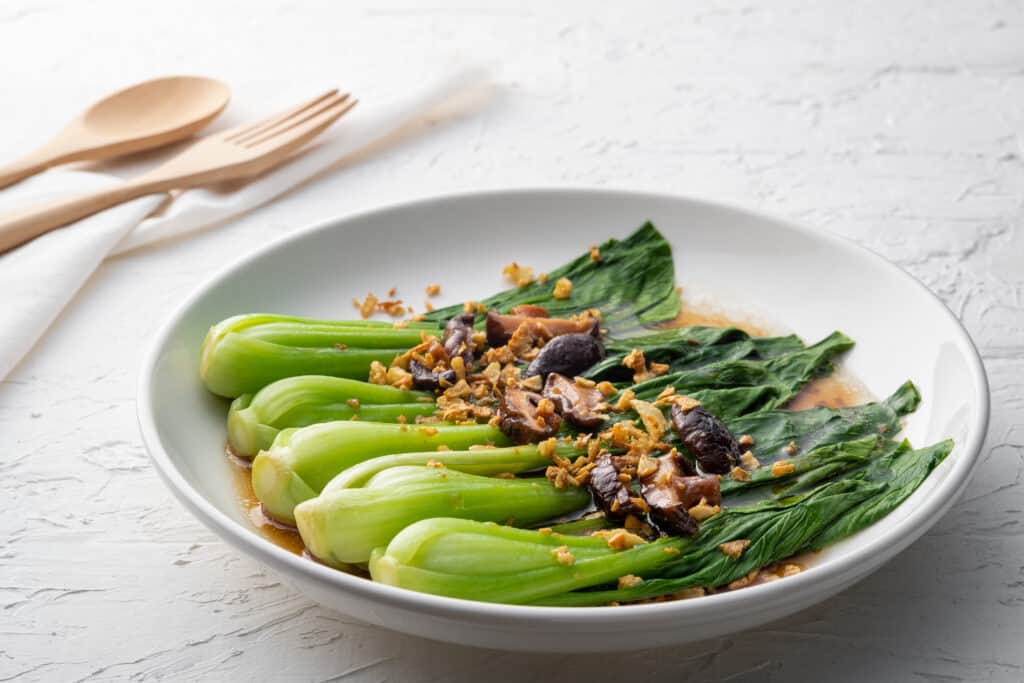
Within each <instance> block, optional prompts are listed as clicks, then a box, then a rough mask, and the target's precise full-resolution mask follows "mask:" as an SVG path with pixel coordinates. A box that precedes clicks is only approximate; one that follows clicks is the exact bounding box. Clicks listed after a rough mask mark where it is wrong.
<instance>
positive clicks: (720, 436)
mask: <svg viewBox="0 0 1024 683" xmlns="http://www.w3.org/2000/svg"><path fill="white" fill-rule="evenodd" d="M670 415H671V418H672V428H673V429H674V430H675V431H676V433H677V434H678V435H679V439H680V440H681V441H682V442H683V445H684V446H686V450H688V451H690V453H692V454H693V457H695V458H696V459H697V464H699V465H700V467H701V469H702V470H704V471H705V472H712V473H714V474H725V473H726V472H728V471H729V470H730V469H731V468H732V466H733V465H735V464H736V460H737V458H739V457H740V445H739V442H737V441H736V437H735V436H733V434H732V432H730V431H729V428H728V427H726V426H725V423H724V422H722V421H721V420H720V419H718V418H717V417H716V416H715V415H712V414H711V413H709V412H708V411H706V410H704V409H703V408H701V407H699V406H698V407H696V408H692V409H690V410H687V411H685V412H684V411H683V409H682V408H680V407H679V405H678V404H675V405H673V406H672V410H671V413H670Z"/></svg>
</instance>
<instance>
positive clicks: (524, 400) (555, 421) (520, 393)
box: [498, 387, 562, 443]
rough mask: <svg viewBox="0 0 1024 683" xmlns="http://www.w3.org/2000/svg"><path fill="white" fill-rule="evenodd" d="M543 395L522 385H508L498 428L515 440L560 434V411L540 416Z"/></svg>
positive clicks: (499, 414) (519, 441)
mask: <svg viewBox="0 0 1024 683" xmlns="http://www.w3.org/2000/svg"><path fill="white" fill-rule="evenodd" d="M543 400H544V397H543V396H541V395H540V394H538V393H536V392H534V391H527V390H526V389H523V388H521V387H508V388H506V389H505V394H504V395H503V396H502V397H501V401H500V402H499V403H498V427H499V428H500V429H501V431H502V432H504V433H505V435H506V436H508V437H509V438H510V439H512V440H513V441H515V442H516V443H536V442H538V441H543V440H544V439H547V438H549V437H552V436H554V435H555V434H557V433H558V428H559V427H560V426H561V425H562V418H561V417H560V416H559V415H558V413H557V412H554V411H552V412H551V414H550V415H544V416H542V415H538V414H537V405H538V404H539V403H540V402H541V401H543Z"/></svg>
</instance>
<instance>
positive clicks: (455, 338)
mask: <svg viewBox="0 0 1024 683" xmlns="http://www.w3.org/2000/svg"><path fill="white" fill-rule="evenodd" d="M475 320H476V316H474V315H473V314H472V313H464V314H460V315H457V316H455V317H453V318H452V319H451V320H449V321H448V323H447V324H446V325H445V326H444V336H443V337H442V338H441V341H442V342H443V343H444V350H445V351H446V352H447V353H448V356H449V357H455V356H461V357H462V362H463V363H464V364H465V366H466V369H467V370H469V369H471V368H472V367H473V351H474V348H473V322H474V321H475Z"/></svg>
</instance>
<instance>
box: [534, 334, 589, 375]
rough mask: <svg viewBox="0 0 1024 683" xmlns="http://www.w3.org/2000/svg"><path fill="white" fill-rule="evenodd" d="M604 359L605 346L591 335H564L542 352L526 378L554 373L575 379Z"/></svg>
mask: <svg viewBox="0 0 1024 683" xmlns="http://www.w3.org/2000/svg"><path fill="white" fill-rule="evenodd" d="M602 358H604V346H602V345H601V342H599V341H598V340H597V339H595V338H594V337H592V336H591V335H589V334H563V335H562V336H560V337H555V338H554V339H552V340H551V341H549V342H548V343H547V344H545V345H544V348H542V349H541V350H540V353H538V354H537V357H536V358H534V359H533V361H531V362H530V365H529V367H527V368H526V372H525V373H524V375H523V376H524V377H532V376H534V375H541V376H542V377H546V376H547V375H549V374H551V373H552V372H557V373H559V374H560V375H567V376H569V377H575V376H576V375H581V374H583V372H584V371H586V370H588V369H589V368H590V367H591V366H593V365H594V364H595V363H597V362H599V361H600V360H601V359H602Z"/></svg>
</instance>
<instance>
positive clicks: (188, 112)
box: [79, 76, 231, 147]
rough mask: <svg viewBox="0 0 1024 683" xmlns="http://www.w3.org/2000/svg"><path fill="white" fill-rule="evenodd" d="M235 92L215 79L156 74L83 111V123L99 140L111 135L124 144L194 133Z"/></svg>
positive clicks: (223, 105)
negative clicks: (153, 77) (157, 76)
mask: <svg viewBox="0 0 1024 683" xmlns="http://www.w3.org/2000/svg"><path fill="white" fill-rule="evenodd" d="M230 96H231V92H230V91H229V90H228V87H227V86H226V85H224V84H223V83H221V82H220V81H217V80H213V79H211V78H203V77H201V76H169V77H166V78H156V79H153V80H151V81H145V82H143V83H139V84H137V85H133V86H130V87H128V88H125V89H124V90H119V91H118V92H116V93H114V94H112V95H110V96H109V97H106V98H104V99H102V100H100V101H99V102H96V103H95V104H93V105H92V106H91V107H89V108H88V109H86V110H85V112H83V114H82V116H81V118H80V119H79V121H80V127H81V129H82V131H84V132H85V131H87V132H88V133H89V134H90V135H92V136H94V137H95V139H96V140H97V141H100V140H102V139H104V138H106V139H108V140H109V141H111V142H116V143H119V144H121V145H122V147H123V146H124V145H126V144H131V143H133V142H134V143H138V141H139V140H146V139H149V138H152V137H153V136H161V135H163V136H166V135H191V134H192V133H194V132H196V131H198V130H201V129H202V128H204V127H205V126H207V125H208V124H209V123H210V122H211V121H213V119H215V118H217V115H218V114H220V113H221V111H223V110H224V107H225V106H226V105H227V103H228V99H229V98H230ZM183 130H185V131H186V132H184V133H183V132H182V131H183ZM146 144H147V146H148V145H149V144H151V143H149V142H147V143H146Z"/></svg>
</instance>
